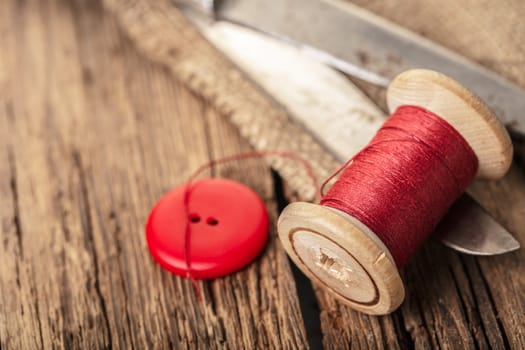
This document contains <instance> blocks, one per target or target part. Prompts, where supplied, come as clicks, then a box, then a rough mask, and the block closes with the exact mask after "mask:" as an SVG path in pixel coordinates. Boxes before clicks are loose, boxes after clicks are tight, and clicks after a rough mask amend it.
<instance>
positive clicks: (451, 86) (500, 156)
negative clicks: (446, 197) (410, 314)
mask: <svg viewBox="0 0 525 350" xmlns="http://www.w3.org/2000/svg"><path fill="white" fill-rule="evenodd" d="M387 102H388V106H389V109H390V111H394V110H395V109H397V107H399V106H402V105H413V106H419V107H423V108H425V109H427V110H430V111H431V112H433V113H435V114H437V115H438V116H440V117H441V118H443V119H444V120H446V121H447V122H448V123H449V124H450V125H452V126H453V127H454V128H455V129H456V130H457V131H458V132H459V133H460V134H461V135H462V136H463V137H464V138H465V140H466V141H467V142H468V143H469V145H470V146H471V148H472V149H473V151H474V152H475V154H476V156H477V157H478V161H479V169H478V174H477V177H479V178H487V179H496V178H499V177H501V176H503V175H504V174H505V172H506V171H507V170H508V168H509V167H510V164H511V162H512V143H511V141H510V137H509V135H508V133H507V131H506V130H505V128H504V126H503V125H502V124H501V123H500V122H499V120H498V119H497V118H496V116H495V115H494V114H493V113H492V111H491V110H490V109H489V108H488V107H487V106H486V105H485V104H484V103H483V102H481V100H480V99H479V98H478V97H476V96H475V95H474V94H472V93H471V92H470V91H468V90H467V89H465V88H464V87H463V86H461V85H460V84H459V83H457V82H456V81H454V80H453V79H451V78H449V77H447V76H445V75H443V74H440V73H437V72H434V71H429V70H422V69H416V70H410V71H407V72H404V73H402V74H400V75H399V76H398V77H396V78H395V79H394V80H393V81H392V83H391V84H390V86H389V88H388V91H387ZM278 231H279V237H280V239H281V242H282V243H283V246H284V248H285V249H286V251H287V252H288V254H289V255H290V257H291V258H292V260H293V261H294V262H295V263H296V264H297V266H298V267H299V268H300V269H301V270H302V271H303V272H304V273H305V274H306V275H307V276H308V277H309V278H310V279H312V280H314V281H316V282H317V283H319V284H321V285H323V286H324V287H326V289H327V290H328V291H329V292H330V293H332V294H333V295H334V296H336V297H337V298H338V299H340V300H341V301H343V302H344V303H345V304H348V305H350V306H351V307H353V308H354V309H356V310H359V311H362V312H365V313H368V314H375V315H381V314H387V313H389V312H391V311H393V310H395V309H396V308H397V307H398V306H399V305H400V304H401V303H402V302H403V299H404V295H405V290H404V286H403V282H402V280H401V277H400V275H399V271H398V269H397V266H396V264H395V262H394V260H393V258H392V256H391V254H390V252H389V250H388V248H387V247H386V246H385V245H384V244H383V242H382V241H381V240H380V239H379V238H378V237H377V235H376V234H375V233H374V232H372V230H370V229H369V228H368V227H367V226H366V225H364V224H363V223H361V222H360V221H359V220H357V219H356V218H354V217H352V216H351V215H348V214H347V213H344V212H342V211H340V210H337V209H333V208H329V207H326V206H322V205H317V204H310V203H302V202H295V203H292V204H290V205H288V206H287V207H286V208H285V209H284V210H283V212H282V213H281V215H280V217H279V222H278Z"/></svg>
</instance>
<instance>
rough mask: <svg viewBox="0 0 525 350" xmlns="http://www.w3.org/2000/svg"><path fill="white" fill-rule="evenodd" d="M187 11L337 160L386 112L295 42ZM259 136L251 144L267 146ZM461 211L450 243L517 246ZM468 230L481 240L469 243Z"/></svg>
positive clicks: (489, 250) (472, 247)
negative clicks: (299, 47)
mask: <svg viewBox="0 0 525 350" xmlns="http://www.w3.org/2000/svg"><path fill="white" fill-rule="evenodd" d="M186 16H188V18H189V19H190V20H191V21H192V22H194V23H195V24H196V25H197V26H198V27H199V28H200V30H201V32H202V33H203V34H204V36H205V37H206V38H207V39H208V40H210V41H211V42H212V43H213V44H214V45H215V46H216V47H217V48H219V49H220V50H221V51H222V52H223V53H225V54H226V55H227V56H228V57H229V58H230V59H231V60H232V61H233V62H234V63H236V64H237V65H238V66H239V67H240V68H241V69H242V70H243V71H244V72H246V73H247V74H248V75H249V76H250V77H251V78H252V79H253V80H254V81H255V82H256V83H258V85H260V86H261V87H262V88H263V89H264V90H265V91H266V92H267V93H269V94H270V95H271V96H272V97H273V98H274V99H275V100H276V101H277V102H279V103H281V104H282V105H283V106H284V107H286V108H287V109H288V110H289V112H290V114H291V116H292V117H293V118H294V119H295V122H298V123H300V124H301V125H303V126H304V127H305V128H306V129H307V130H308V131H309V132H310V133H311V134H312V135H313V136H314V137H315V138H316V139H317V140H318V141H319V142H320V143H321V144H323V145H324V146H325V147H326V148H327V149H328V150H329V152H330V153H331V154H332V155H333V156H334V157H335V158H336V159H338V160H339V161H340V162H344V161H346V160H347V159H348V158H349V157H350V156H351V155H352V154H355V153H356V152H358V151H359V150H360V149H361V148H362V147H364V146H365V145H366V144H367V142H368V141H369V140H370V139H371V138H372V137H373V135H374V134H375V133H376V131H377V130H378V129H379V128H380V127H381V124H382V123H383V121H384V119H385V115H384V113H383V112H382V111H381V110H380V109H379V108H378V107H377V106H376V105H375V104H374V103H373V102H372V101H371V100H369V99H368V98H367V97H366V96H365V95H364V94H363V93H362V92H361V91H360V90H359V89H358V88H357V87H355V86H354V85H353V84H352V83H351V82H350V81H349V80H348V79H346V77H344V76H343V75H342V74H340V73H338V72H336V71H335V70H333V69H331V68H330V67H327V66H326V65H324V64H322V63H319V62H318V61H317V60H315V59H312V58H309V57H305V56H304V55H303V53H302V52H301V50H299V49H298V48H297V47H295V46H293V45H288V44H286V43H283V42H282V41H279V40H275V39H273V38H271V37H268V36H265V35H262V34H260V33H258V32H256V31H252V30H248V29H246V28H243V27H241V26H237V25H234V24H230V23H226V22H209V21H202V18H200V17H195V16H194V13H193V12H191V11H190V12H186ZM264 137H265V136H264V135H261V142H256V143H254V146H255V147H262V149H263V150H264V149H265V147H268V145H267V143H266V142H265V141H264ZM460 210H465V211H466V213H467V214H468V215H466V216H465V217H463V216H462V213H461V212H457V211H454V212H455V213H457V216H458V217H459V219H461V220H459V219H458V218H456V219H455V220H456V221H458V220H459V221H458V222H459V223H458V225H454V224H450V225H447V226H446V228H447V229H446V234H443V235H442V236H441V240H442V241H444V243H445V244H446V245H448V246H449V247H451V248H453V249H456V250H458V251H461V252H463V253H468V254H474V255H493V254H501V253H503V252H507V251H512V250H515V249H517V248H518V247H519V244H518V243H517V241H516V240H514V238H513V237H512V236H511V235H510V233H509V232H508V231H507V230H506V229H505V228H504V227H502V226H501V225H499V224H498V223H497V222H496V221H494V219H492V218H491V217H490V216H489V214H488V213H486V212H485V211H484V210H483V209H482V208H480V207H479V205H478V204H477V203H476V202H474V201H473V200H471V201H470V202H469V203H467V204H466V205H465V207H464V209H461V208H460ZM469 223H471V227H472V229H469ZM441 232H445V231H443V230H442V231H441ZM473 232H477V235H478V236H479V237H478V241H479V242H484V243H483V245H480V244H477V245H476V244H475V243H472V242H473V241H474V240H473V238H472V234H473Z"/></svg>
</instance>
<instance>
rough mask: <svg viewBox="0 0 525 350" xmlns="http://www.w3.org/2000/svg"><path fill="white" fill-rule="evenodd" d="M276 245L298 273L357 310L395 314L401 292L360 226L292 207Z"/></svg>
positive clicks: (384, 256) (389, 261)
mask: <svg viewBox="0 0 525 350" xmlns="http://www.w3.org/2000/svg"><path fill="white" fill-rule="evenodd" d="M277 225H278V231H279V237H280V239H281V242H282V243H283V246H284V248H285V249H286V251H287V252H288V255H289V256H290V257H291V258H292V260H293V261H294V262H295V264H296V265H297V266H299V268H301V270H302V271H303V272H304V273H305V274H306V275H307V276H308V277H309V278H310V279H312V280H314V281H316V282H317V283H319V284H321V285H322V286H324V287H326V289H327V290H328V291H329V292H331V293H332V294H333V295H334V296H335V297H337V298H338V299H340V300H341V301H343V302H344V303H345V304H348V305H349V306H351V307H353V308H354V309H357V310H359V311H362V312H365V313H368V314H375V315H382V314H387V313H389V312H391V311H393V310H394V309H396V308H397V307H398V306H399V305H400V304H401V302H402V301H403V298H404V295H405V290H404V287H403V282H402V280H401V277H400V275H399V272H398V270H397V267H396V264H395V262H394V259H393V258H392V256H391V255H390V252H389V251H388V249H387V248H386V246H385V245H384V244H383V243H382V242H381V240H380V239H379V238H378V237H377V236H376V235H375V234H374V233H373V232H372V231H371V230H370V229H369V228H368V227H366V226H365V225H364V224H362V223H361V222H359V221H358V220H357V219H355V218H354V217H352V216H350V215H348V214H347V213H344V212H342V211H340V210H338V209H333V208H329V207H325V206H322V205H317V204H311V203H304V202H295V203H292V204H290V205H288V206H287V207H286V208H285V209H284V210H283V212H282V213H281V216H280V217H279V222H278V224H277Z"/></svg>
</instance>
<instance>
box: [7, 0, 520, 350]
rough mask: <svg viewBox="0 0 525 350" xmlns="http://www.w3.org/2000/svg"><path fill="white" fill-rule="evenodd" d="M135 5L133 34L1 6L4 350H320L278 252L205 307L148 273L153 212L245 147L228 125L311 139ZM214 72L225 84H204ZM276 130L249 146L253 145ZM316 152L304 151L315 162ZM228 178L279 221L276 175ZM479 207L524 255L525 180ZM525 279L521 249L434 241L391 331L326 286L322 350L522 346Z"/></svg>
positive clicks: (107, 18)
mask: <svg viewBox="0 0 525 350" xmlns="http://www.w3.org/2000/svg"><path fill="white" fill-rule="evenodd" d="M110 1H113V2H115V1H119V0H107V1H106V5H108V4H110ZM120 1H121V2H120V4H125V3H124V2H123V1H124V0H120ZM130 1H131V0H130ZM144 1H146V0H143V1H141V3H143V2H144ZM133 3H134V4H135V7H133V8H130V9H131V10H133V11H134V16H137V17H135V20H134V21H131V22H124V21H122V18H120V26H121V27H120V28H121V30H122V32H120V29H119V28H118V27H117V25H116V22H115V18H116V17H119V12H118V11H117V12H112V13H113V14H112V15H108V14H107V13H105V12H104V10H103V9H102V8H101V6H100V3H99V2H98V1H81V0H75V1H71V2H69V1H59V0H42V1H38V0H26V1H23V2H22V1H16V0H5V1H2V2H0V18H1V20H0V33H1V34H2V35H0V57H1V58H0V59H1V61H0V175H1V176H0V194H1V195H2V201H0V222H1V237H0V250H1V252H0V262H1V267H0V347H1V348H2V349H4V348H5V349H11V348H15V349H16V348H68V349H69V348H110V347H111V348H154V347H155V348H176V349H183V348H191V349H193V348H205V349H208V348H253V347H260V348H303V347H307V345H306V337H307V335H306V334H305V330H304V326H303V320H302V317H301V312H300V310H299V304H298V302H297V293H296V290H295V285H294V282H293V277H292V275H291V273H290V268H289V263H288V260H287V258H286V256H285V254H284V252H283V249H282V248H281V247H280V244H279V243H278V242H277V241H276V240H275V239H272V240H271V242H270V244H269V246H268V248H267V249H266V250H265V252H264V253H263V255H262V256H261V257H260V259H259V260H258V261H257V262H256V263H255V264H253V265H251V266H250V267H249V268H247V269H245V270H243V271H242V272H240V273H238V274H235V275H233V276H230V277H227V278H224V279H219V280H215V281H212V282H206V283H201V284H200V286H201V288H202V289H203V292H204V302H203V303H201V304H199V303H197V302H196V298H195V294H194V291H193V290H192V287H191V284H190V283H188V281H186V280H182V279H179V278H177V277H174V276H172V275H170V274H168V273H166V272H165V271H163V270H161V269H160V268H159V267H157V266H156V265H155V264H154V263H153V262H152V261H151V259H150V257H149V255H148V253H147V248H146V245H145V240H144V238H143V235H144V233H143V225H144V222H145V220H146V216H147V214H148V211H149V209H150V208H151V206H152V205H153V204H154V202H155V201H156V200H157V199H158V198H159V197H160V196H161V195H162V194H163V193H164V192H165V191H167V190H169V189H170V188H172V187H173V186H176V185H178V184H180V183H182V182H183V181H184V180H185V177H186V176H187V175H188V174H189V173H190V172H191V171H192V170H194V169H195V168H196V167H197V166H199V165H201V164H202V163H203V162H205V161H207V160H209V159H210V158H216V157H220V156H221V155H226V154H228V155H229V154H232V153H235V152H238V151H241V150H247V149H249V146H248V144H247V143H246V142H245V141H243V139H242V138H241V137H240V136H239V133H238V132H237V131H236V130H235V128H233V127H232V125H230V124H229V123H228V122H227V121H226V120H227V118H224V116H227V117H229V118H228V119H231V120H233V122H234V123H239V121H240V120H241V119H243V118H246V120H247V121H246V120H245V121H246V123H247V124H248V125H249V123H250V120H251V119H250V118H255V117H254V114H253V113H251V110H253V109H256V107H257V106H263V107H264V109H263V111H264V112H265V113H259V114H257V115H259V116H260V115H261V114H266V115H269V116H270V117H271V116H277V117H276V118H277V119H278V120H282V124H278V125H277V126H275V125H273V128H274V129H279V128H282V129H286V131H287V132H289V131H290V130H292V131H297V132H298V133H299V134H301V131H300V130H299V129H296V127H291V129H287V128H286V127H285V125H288V121H287V118H286V112H285V111H283V110H282V109H280V107H279V106H277V105H276V104H275V103H274V102H273V101H268V98H267V96H266V95H265V94H264V92H262V91H260V90H258V89H257V87H255V86H253V85H250V84H251V83H247V82H246V81H247V78H246V77H245V76H243V74H242V73H239V72H237V71H235V70H232V69H233V66H232V65H226V66H225V65H223V64H227V63H221V62H223V61H222V60H224V58H223V57H222V56H220V55H219V54H218V53H216V52H215V51H214V50H212V49H211V47H209V46H206V44H203V43H202V38H201V37H200V36H199V35H197V34H196V33H195V32H194V31H192V30H191V29H186V28H187V24H184V25H181V24H180V21H177V18H178V17H174V16H176V14H175V15H174V14H173V10H170V7H162V6H167V3H166V2H162V1H157V2H155V6H156V7H155V8H156V9H157V11H159V9H160V13H161V14H159V13H158V12H157V13H156V16H155V17H153V18H157V19H158V18H159V17H160V18H162V21H161V23H163V24H164V25H168V26H169V29H167V30H166V31H164V30H162V27H160V28H159V27H155V28H156V29H161V31H159V32H156V31H155V30H152V27H148V26H150V25H151V24H152V23H151V22H149V21H150V19H151V18H150V17H148V16H147V13H145V12H143V11H142V10H141V8H140V6H139V5H137V4H138V3H139V0H135V1H133ZM162 4H164V5H162ZM158 6H161V7H158ZM473 6H474V5H473ZM108 8H109V7H108ZM113 11H115V8H113ZM133 11H132V12H133ZM141 11H142V12H141ZM114 16H116V17H114ZM409 17H411V16H409ZM155 21H156V19H155ZM132 23H138V24H140V25H146V27H148V28H150V30H152V31H148V32H147V35H146V36H143V37H142V39H143V41H144V42H145V43H146V46H143V45H142V44H143V42H142V40H141V42H137V41H136V37H135V34H136V33H137V32H134V31H132V30H130V29H129V27H128V26H129V25H131V24H132ZM156 23H157V24H158V23H159V22H156ZM139 28H143V27H142V26H139ZM155 28H153V29H155ZM135 30H136V28H135ZM122 33H125V35H126V36H129V37H131V38H132V39H134V40H135V41H134V44H133V45H132V44H130V42H128V41H127V39H126V38H125V37H123V35H122ZM139 34H140V33H139ZM156 34H160V36H161V37H162V40H161V41H159V38H158V36H157V35H156ZM450 38H451V40H453V38H452V36H450ZM166 40H167V41H166ZM502 40H503V39H502ZM174 42H175V43H174ZM135 46H136V47H139V48H140V49H141V53H140V54H139V53H137V51H136V50H135ZM145 48H146V49H145ZM202 57H204V58H202ZM153 62H161V63H163V64H164V66H165V67H168V68H167V69H166V68H163V67H161V66H159V65H158V64H156V63H153ZM203 62H208V65H206V66H205V68H206V69H208V71H206V70H204V71H203V70H202V69H201V68H202V67H200V66H199V64H200V63H203ZM217 63H220V64H219V65H216V66H214V64H217ZM174 66H175V67H179V68H177V69H180V70H176V69H173V67H174ZM202 72H214V75H212V76H210V80H206V79H204V80H203V78H202V77H199V74H203V73H202ZM520 74H521V73H520ZM225 76H226V78H224V77H225ZM175 78H176V79H175ZM214 79H215V80H214ZM223 79H224V80H223ZM517 80H519V79H518V78H517ZM217 82H221V84H219V85H216V84H215V83H217ZM225 82H226V83H225ZM228 84H230V85H231V86H228ZM187 87H189V88H190V89H191V90H192V91H193V92H195V93H198V94H199V95H200V96H204V97H206V101H205V100H202V99H200V98H198V97H196V95H194V94H193V93H191V92H189V90H187ZM238 87H244V88H247V91H248V93H249V96H250V98H249V99H247V100H243V101H241V102H239V101H237V102H235V101H236V99H239V96H243V95H242V94H241V93H240V92H239V90H238V89H237V88H238ZM221 89H222V90H221ZM221 91H222V92H221ZM239 105H240V107H239ZM238 107H239V108H241V110H242V111H244V112H243V113H240V114H239V113H235V110H238V109H236V108H238ZM253 120H254V123H255V122H256V121H255V119H253ZM270 120H273V119H270ZM241 123H242V122H241ZM268 127H272V125H271V124H270V123H268V124H267V125H266V126H264V127H263V128H262V129H257V130H252V129H250V127H249V126H247V127H245V128H244V129H242V130H241V133H242V134H243V135H245V136H247V137H248V139H250V137H251V136H253V135H256V134H257V133H258V132H264V130H265V128H268ZM250 135H251V136H250ZM277 135H278V136H281V138H282V135H283V134H279V133H277ZM278 136H277V138H270V139H268V140H266V141H267V142H268V145H274V142H275V140H276V139H277V140H278V139H279V137H278ZM310 141H311V140H310V139H308V138H305V139H302V138H301V139H300V140H296V141H295V142H297V143H301V144H303V145H304V146H301V147H303V148H301V147H300V148H301V149H303V150H312V148H308V147H310V146H309V145H308V144H309V142H310ZM314 150H320V151H322V149H318V148H315V149H314ZM316 152H317V151H316ZM323 157H324V156H323ZM323 157H321V158H322V159H324V160H323V161H319V163H316V164H317V165H316V166H319V167H320V168H322V170H323V171H328V170H327V169H328V168H329V167H330V166H331V164H334V163H333V159H331V158H330V157H328V156H327V157H326V158H323ZM327 165H328V166H327ZM323 167H324V168H323ZM217 171H218V172H219V173H220V174H222V175H224V176H228V177H232V178H237V179H240V180H243V181H245V182H246V183H247V184H249V185H250V186H252V187H254V188H256V189H257V190H258V191H259V192H260V193H261V194H262V196H263V198H264V199H265V200H266V202H267V204H268V206H269V208H270V211H271V213H272V218H273V219H275V206H276V203H275V193H274V186H273V184H272V177H271V176H270V173H269V170H268V169H267V168H266V167H265V166H264V165H263V163H262V162H260V161H253V162H242V163H239V164H232V165H231V166H225V167H221V168H220V169H217ZM285 174H286V173H285ZM287 174H288V175H287V177H285V178H286V179H287V181H289V180H291V181H289V184H290V185H291V186H292V187H293V188H294V189H296V188H300V187H301V186H306V184H307V180H305V177H304V175H301V174H300V173H297V172H294V171H291V172H290V173H287ZM291 174H293V175H291ZM321 175H322V174H321ZM288 179H289V180H288ZM294 179H295V182H294ZM298 184H299V185H298ZM294 192H296V191H294ZM472 193H473V194H474V195H475V197H476V198H477V199H478V200H479V201H480V202H481V203H482V204H483V205H484V206H485V207H486V208H488V209H489V211H491V213H493V214H494V215H495V216H496V217H497V218H498V220H500V221H501V222H502V223H504V224H505V225H506V226H507V227H509V229H511V230H512V231H513V232H515V233H516V237H517V239H518V240H519V241H520V242H521V244H522V245H524V244H525V231H524V227H525V212H524V208H525V179H524V176H523V170H522V169H520V168H518V167H516V166H514V167H512V168H511V171H510V173H509V175H507V176H506V177H505V178H504V179H503V180H501V181H498V182H494V183H477V184H475V185H474V188H473V190H472ZM272 237H274V235H272ZM523 266H525V253H524V252H523V249H522V250H520V251H518V252H514V253H511V254H508V255H505V256H500V257H491V258H472V257H466V256H461V255H458V254H456V253H454V252H451V251H450V250H448V249H446V248H444V247H442V246H440V245H438V244H436V243H434V242H429V243H428V244H427V245H425V247H424V248H423V249H422V250H421V251H420V252H419V253H418V255H417V256H416V257H415V258H414V259H413V260H412V261H411V262H410V263H409V264H408V266H406V267H405V268H404V270H403V278H404V280H405V283H406V290H407V299H406V301H405V303H404V304H403V306H402V307H401V309H400V310H399V311H398V312H396V313H394V314H392V315H391V316H387V317H370V316H366V315H363V314H360V313H357V312H355V311H352V310H351V309H350V308H348V307H345V306H343V305H341V304H340V303H338V302H337V301H335V300H334V299H333V298H332V297H331V296H329V295H327V294H326V293H324V292H323V290H322V289H319V288H316V295H317V298H318V301H319V306H320V319H321V327H322V332H323V343H324V345H325V347H326V348H328V349H332V348H333V349H339V348H348V347H352V348H371V349H374V348H375V349H382V348H403V349H405V348H414V347H416V348H429V349H432V348H450V349H455V348H476V347H478V348H488V347H493V348H505V347H511V348H515V349H521V348H524V347H525V333H524V329H525V316H524V315H525V294H524V293H525V292H524V291H525V278H524V277H523V275H522V273H521V272H522V271H523Z"/></svg>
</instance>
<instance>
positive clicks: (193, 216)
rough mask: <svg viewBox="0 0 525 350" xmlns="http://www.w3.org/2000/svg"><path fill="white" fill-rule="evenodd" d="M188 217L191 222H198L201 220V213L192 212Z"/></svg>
mask: <svg viewBox="0 0 525 350" xmlns="http://www.w3.org/2000/svg"><path fill="white" fill-rule="evenodd" d="M188 219H189V220H190V222H192V223H197V222H199V221H201V217H200V216H199V214H190V215H189V216H188Z"/></svg>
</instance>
